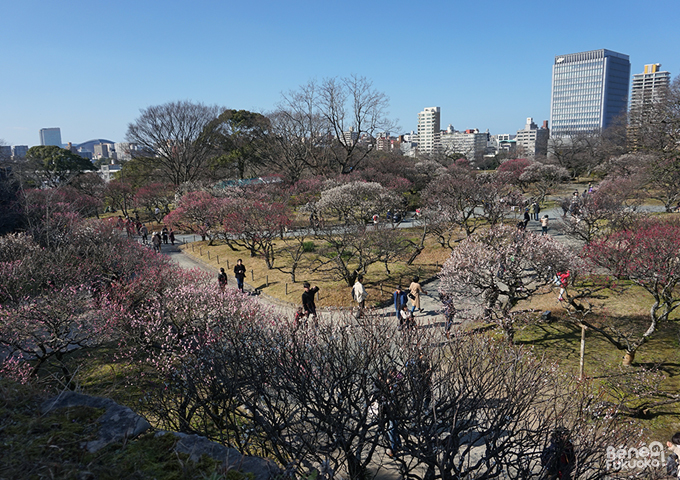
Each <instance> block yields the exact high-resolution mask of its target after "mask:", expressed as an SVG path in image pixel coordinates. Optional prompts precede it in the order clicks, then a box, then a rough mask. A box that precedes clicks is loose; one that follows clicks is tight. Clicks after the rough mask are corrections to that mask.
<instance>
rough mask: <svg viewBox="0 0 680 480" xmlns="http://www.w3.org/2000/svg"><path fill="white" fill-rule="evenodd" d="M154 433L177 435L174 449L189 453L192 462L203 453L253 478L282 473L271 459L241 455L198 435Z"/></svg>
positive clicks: (264, 478) (268, 478)
mask: <svg viewBox="0 0 680 480" xmlns="http://www.w3.org/2000/svg"><path fill="white" fill-rule="evenodd" d="M156 435H175V436H176V437H178V438H179V441H178V442H177V445H176V446H175V450H176V451H178V452H180V453H185V454H187V455H189V459H191V460H192V461H194V462H197V461H198V460H199V459H200V458H201V456H202V455H204V454H205V455H207V456H209V457H210V458H212V459H214V460H216V461H218V462H222V464H223V465H224V466H225V467H227V468H233V469H234V470H240V471H242V472H246V473H252V474H253V475H254V476H255V480H270V479H271V478H275V477H279V476H281V474H282V473H283V470H281V469H280V468H279V466H278V465H277V464H276V463H274V462H273V461H271V460H268V459H265V458H260V457H251V456H248V455H241V454H240V453H239V452H238V450H236V449H234V448H229V447H225V446H224V445H221V444H219V443H216V442H212V441H210V440H208V439H207V438H205V437H201V436H199V435H187V434H185V433H178V432H165V431H160V432H158V433H157V434H156Z"/></svg>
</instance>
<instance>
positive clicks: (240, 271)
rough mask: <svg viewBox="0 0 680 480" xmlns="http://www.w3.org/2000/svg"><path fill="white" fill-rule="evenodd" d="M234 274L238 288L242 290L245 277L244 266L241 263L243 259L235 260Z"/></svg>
mask: <svg viewBox="0 0 680 480" xmlns="http://www.w3.org/2000/svg"><path fill="white" fill-rule="evenodd" d="M234 276H235V277H236V285H237V286H238V289H239V290H241V291H243V281H244V280H245V279H246V267H245V265H243V260H241V259H240V258H239V259H238V260H236V265H234Z"/></svg>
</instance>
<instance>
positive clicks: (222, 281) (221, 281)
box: [217, 268, 229, 292]
mask: <svg viewBox="0 0 680 480" xmlns="http://www.w3.org/2000/svg"><path fill="white" fill-rule="evenodd" d="M228 281H229V279H228V278H227V273H226V272H225V271H224V268H220V273H219V274H218V275H217V285H218V286H219V287H220V291H221V292H224V289H225V288H227V282H228Z"/></svg>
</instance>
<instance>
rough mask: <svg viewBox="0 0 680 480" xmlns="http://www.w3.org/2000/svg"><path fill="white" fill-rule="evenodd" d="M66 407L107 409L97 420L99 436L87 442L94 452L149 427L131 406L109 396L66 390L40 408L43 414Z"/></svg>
mask: <svg viewBox="0 0 680 480" xmlns="http://www.w3.org/2000/svg"><path fill="white" fill-rule="evenodd" d="M65 407H92V408H103V409H105V410H106V411H105V412H104V414H103V415H102V416H101V417H99V419H98V420H97V421H98V422H99V424H100V427H99V438H98V439H97V440H93V441H91V442H87V445H86V448H87V450H88V451H89V452H90V453H94V452H96V451H97V450H100V449H102V448H104V447H105V446H107V445H108V444H110V443H122V442H124V441H125V440H126V439H129V438H134V437H136V436H138V435H140V434H142V433H144V432H145V431H147V430H148V429H149V428H151V425H149V422H147V421H146V419H144V418H143V417H141V416H140V415H137V414H136V413H135V412H133V411H132V410H131V409H130V408H128V407H124V406H122V405H118V404H117V403H116V402H114V401H113V400H111V399H109V398H101V397H91V396H89V395H83V394H81V393H75V392H70V391H66V392H63V393H61V394H60V395H58V396H56V397H55V398H53V399H50V400H47V401H46V402H44V403H43V404H42V405H41V407H40V409H41V411H42V412H43V414H45V413H48V412H51V411H52V410H56V409H58V408H65Z"/></svg>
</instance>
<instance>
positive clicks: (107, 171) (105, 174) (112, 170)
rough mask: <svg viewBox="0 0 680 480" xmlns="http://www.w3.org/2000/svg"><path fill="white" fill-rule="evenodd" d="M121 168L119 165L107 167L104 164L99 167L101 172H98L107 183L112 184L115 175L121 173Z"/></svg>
mask: <svg viewBox="0 0 680 480" xmlns="http://www.w3.org/2000/svg"><path fill="white" fill-rule="evenodd" d="M120 170H121V166H120V165H118V164H112V165H107V164H104V165H102V166H101V167H99V171H98V172H97V173H98V174H99V176H100V177H101V178H102V179H103V180H104V181H105V182H107V183H108V182H110V181H111V180H113V176H114V174H116V173H117V172H120Z"/></svg>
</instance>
